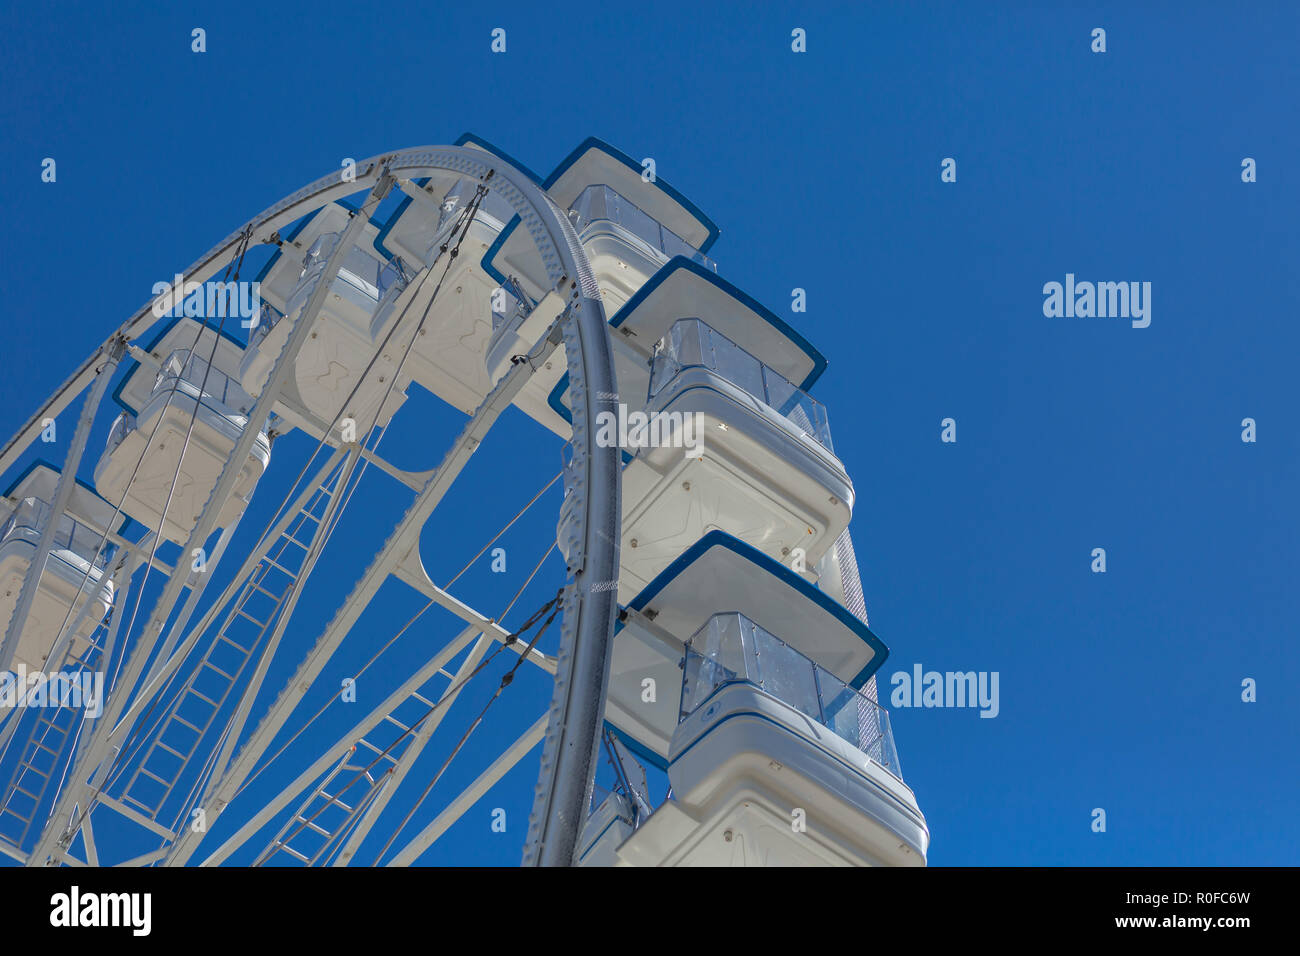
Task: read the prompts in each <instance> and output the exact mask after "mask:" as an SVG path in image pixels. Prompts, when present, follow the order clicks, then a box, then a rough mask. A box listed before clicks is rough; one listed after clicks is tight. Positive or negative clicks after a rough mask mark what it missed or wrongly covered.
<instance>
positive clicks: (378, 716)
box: [172, 627, 480, 866]
mask: <svg viewBox="0 0 1300 956" xmlns="http://www.w3.org/2000/svg"><path fill="white" fill-rule="evenodd" d="M479 634H480V632H479V631H478V630H477V629H475V628H473V627H469V628H466V629H465V630H463V631H461V632H460V633H459V634H458V635H456V637H455V638H453V639H452V640H451V641H449V642H448V643H447V644H446V645H445V646H444V647H443V648H442V650H440V651H438V653H436V654H434V655H433V657H431V658H430V659H429V660H428V661H427V662H426V663H425V664H424V666H422V667H421V668H420V669H419V670H417V671H416V672H415V673H414V674H412V675H411V676H410V677H408V678H407V679H406V681H405V682H403V684H402V686H401V687H399V688H397V690H395V691H393V692H392V693H391V694H389V695H388V697H386V698H385V699H384V700H383V701H382V702H381V703H380V704H379V705H378V706H377V707H375V708H374V709H373V710H372V711H371V712H370V713H369V714H367V715H366V716H365V717H363V718H361V720H359V721H358V722H357V723H356V724H354V725H353V726H352V728H351V729H350V730H348V732H347V733H345V734H344V735H343V736H341V737H340V738H339V739H338V740H337V741H335V742H334V745H333V746H331V747H329V748H327V749H326V750H324V751H323V752H322V753H321V755H320V757H318V758H317V759H316V761H315V762H314V763H313V764H312V765H311V766H310V767H308V768H307V769H306V770H304V771H303V772H302V773H300V774H299V775H298V777H297V778H296V779H295V780H294V781H293V783H291V784H289V785H288V786H287V787H285V788H284V789H283V790H281V791H280V792H279V793H278V794H277V795H276V796H275V797H274V798H272V799H271V800H270V801H268V802H267V803H266V804H265V805H264V806H263V807H262V809H261V810H259V811H258V812H257V813H256V814H255V815H254V816H253V817H252V818H251V819H250V820H249V821H248V822H247V823H245V824H244V825H243V826H242V827H240V828H239V831H238V832H237V833H235V835H234V836H232V837H231V838H230V839H228V840H226V842H225V843H223V844H221V846H219V847H218V848H217V849H216V850H215V851H214V852H213V853H212V855H211V856H209V857H208V858H207V859H206V860H204V861H203V864H202V865H203V866H217V865H220V864H221V863H223V862H225V860H226V859H227V858H228V857H229V856H230V854H232V853H234V852H235V851H236V850H237V849H239V848H240V847H241V846H243V845H244V844H245V843H246V842H248V841H249V840H250V839H252V838H253V837H254V836H255V835H256V834H257V831H258V830H260V829H262V827H264V826H266V824H267V823H269V822H270V821H271V820H272V819H273V818H274V817H275V815H276V814H278V813H279V812H280V811H282V810H283V809H284V808H285V807H287V806H288V805H289V804H290V803H292V802H293V799H294V798H295V797H296V796H298V795H299V794H300V793H302V791H303V790H304V789H305V788H306V787H308V786H310V785H311V784H312V783H313V782H315V781H316V780H317V779H318V778H319V777H320V776H321V774H323V773H325V771H326V770H328V769H329V768H330V766H331V765H333V764H335V763H337V762H338V761H339V760H340V759H342V757H343V755H344V754H346V753H347V752H348V750H350V749H351V747H352V746H353V745H354V744H355V743H356V742H357V740H359V739H360V738H362V737H364V736H365V735H366V734H367V733H368V732H369V731H370V730H372V729H373V728H374V727H375V726H376V725H377V724H378V723H379V722H380V721H382V720H383V719H384V717H385V716H387V715H388V714H390V713H392V712H393V711H394V710H395V709H396V708H397V707H398V706H399V705H401V704H402V703H403V702H404V701H405V700H406V699H407V698H409V697H410V696H411V695H412V694H414V693H416V692H417V691H418V690H419V689H420V688H421V687H423V686H424V685H425V684H426V683H427V682H428V681H429V680H431V679H432V678H433V675H434V674H436V673H438V671H440V670H441V669H442V668H443V667H445V666H446V665H447V664H448V663H449V662H450V661H451V660H452V658H454V657H455V656H456V655H457V654H459V653H460V652H461V651H463V650H464V649H465V648H466V647H467V646H468V645H469V642H470V641H472V640H474V639H475V638H476V637H478V636H479ZM190 852H191V853H192V852H193V850H192V849H191V851H190ZM187 856H188V854H187ZM172 862H175V861H174V860H173V861H172Z"/></svg>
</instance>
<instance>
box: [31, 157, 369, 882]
mask: <svg viewBox="0 0 1300 956" xmlns="http://www.w3.org/2000/svg"><path fill="white" fill-rule="evenodd" d="M391 184H392V179H391V177H389V176H388V175H387V173H385V174H384V175H382V176H381V177H380V179H379V182H377V183H376V184H375V186H374V188H373V189H372V190H371V192H370V199H371V200H375V201H379V200H382V199H383V198H384V196H385V195H386V194H387V192H388V189H389V187H390V186H391ZM367 222H368V219H367V217H365V216H363V215H360V214H359V213H353V214H352V215H351V221H350V222H349V223H348V226H347V228H345V229H344V230H343V234H342V235H341V236H340V237H339V241H338V244H337V245H336V246H335V247H334V251H333V252H332V253H331V254H330V257H329V259H328V260H327V261H326V263H325V268H324V270H323V272H322V273H321V277H320V279H319V281H318V282H317V283H316V288H315V289H313V290H312V294H311V296H310V297H309V298H308V300H307V304H306V305H305V306H303V309H302V311H301V312H300V313H299V315H298V319H297V321H296V322H295V323H294V327H293V331H292V332H290V333H289V340H288V341H287V342H286V343H285V345H284V348H283V349H281V350H280V355H279V357H278V358H277V359H276V362H275V367H274V368H273V369H272V370H271V375H270V378H269V380H268V381H267V382H266V384H265V385H264V386H263V388H262V394H261V395H259V396H258V399H257V401H256V403H254V405H253V408H252V410H251V411H250V412H249V413H248V421H247V424H246V425H245V426H244V430H243V432H241V433H240V436H239V438H238V440H236V442H235V445H234V448H233V449H232V450H231V452H230V457H229V458H227V459H226V465H225V467H224V468H223V469H222V471H221V477H220V478H218V479H217V483H216V486H215V487H214V488H213V489H212V494H211V495H210V496H209V498H208V502H207V504H205V505H204V507H203V512H202V514H201V515H200V516H199V520H198V522H197V523H196V524H195V526H194V530H193V531H192V532H190V536H189V540H188V541H186V543H185V545H184V546H183V547H182V549H181V553H182V554H191V553H193V551H194V549H195V548H196V547H200V546H201V545H202V544H203V543H204V542H205V541H207V539H208V536H209V535H210V534H211V533H212V531H213V530H214V529H215V527H216V523H217V517H218V516H219V515H220V513H221V509H222V508H223V507H224V506H225V503H226V501H227V500H228V499H229V498H230V494H231V492H232V491H233V490H234V487H235V483H236V482H237V481H238V480H239V475H240V473H241V471H242V470H243V467H244V463H245V461H247V459H248V455H249V452H250V451H251V450H252V447H253V443H254V442H255V441H256V440H257V436H258V434H259V433H260V432H261V431H262V429H263V428H264V427H265V425H266V420H267V417H268V416H269V415H270V413H271V408H272V406H273V405H274V404H275V400H276V396H277V395H278V394H279V392H280V391H281V389H283V388H284V386H285V385H286V384H287V383H288V381H289V376H290V375H292V374H293V368H294V362H295V360H296V359H297V357H298V352H299V351H300V350H301V349H302V346H303V344H304V343H305V342H306V341H307V337H308V335H310V334H311V329H312V326H313V325H314V324H315V322H316V316H317V314H318V313H319V312H320V309H321V306H322V305H323V304H324V302H325V296H326V295H327V294H328V293H329V289H330V286H331V285H332V284H333V282H334V279H335V277H336V276H337V275H338V272H339V268H340V266H342V265H343V260H344V258H345V257H346V255H347V253H348V252H349V251H350V250H351V248H352V246H353V244H354V242H355V240H356V238H357V237H358V236H359V235H360V233H361V230H362V228H363V227H364V226H365V225H366V224H367ZM188 577H189V575H188V572H187V571H186V569H184V568H183V567H178V568H176V569H175V571H173V573H172V575H171V577H170V578H169V579H168V581H167V584H166V586H165V587H164V588H163V592H162V594H161V595H159V597H158V600H157V602H156V603H155V605H154V609H153V612H152V613H151V614H150V617H149V619H148V622H147V623H146V625H145V628H144V631H143V632H142V633H141V635H140V639H139V640H138V641H137V642H136V646H135V648H134V649H133V650H132V652H131V659H130V661H129V662H128V663H127V666H126V668H125V669H124V671H123V676H122V682H121V685H120V686H121V687H123V688H129V687H135V686H136V682H137V681H138V680H139V679H140V676H141V674H142V673H143V671H144V666H145V661H146V660H147V659H148V657H149V655H150V653H151V652H152V651H153V649H154V647H155V644H156V641H157V639H158V635H159V633H161V631H162V628H163V625H164V624H165V623H166V621H167V618H168V617H169V616H170V614H171V610H172V608H173V607H174V606H175V604H176V601H177V599H178V598H179V597H180V592H181V589H182V588H183V587H185V585H186V582H187V580H188ZM126 696H127V695H126V694H124V693H119V694H116V695H114V696H113V697H112V698H110V701H109V706H108V708H106V710H105V720H104V721H103V723H102V724H101V725H100V726H99V727H97V728H96V731H95V735H94V737H93V738H92V740H91V743H90V746H89V747H88V748H87V750H86V753H85V755H84V757H83V758H82V759H79V760H78V761H77V766H76V768H75V771H74V773H73V775H72V776H71V777H70V785H69V786H68V787H67V789H66V790H65V791H64V795H63V797H62V799H61V800H60V801H59V805H58V807H57V808H56V812H55V813H54V814H53V816H52V817H51V822H50V823H48V824H47V825H46V830H45V832H44V833H43V834H42V835H41V839H40V841H39V842H38V843H37V845H36V848H35V849H34V851H33V853H32V857H31V859H32V861H33V862H43V861H44V860H45V859H46V858H47V857H51V858H53V859H54V861H55V862H57V859H58V857H59V852H58V851H57V848H59V847H62V846H66V845H67V842H68V841H69V840H70V839H71V836H72V834H71V832H64V831H63V830H61V829H60V828H61V827H62V821H63V820H68V819H71V810H72V807H73V806H80V807H84V808H85V809H84V810H83V811H82V812H83V813H89V812H90V810H91V807H92V805H93V802H94V798H95V796H96V795H97V794H98V787H95V786H94V785H92V784H91V783H90V782H89V781H90V780H91V779H92V776H93V775H95V774H96V773H97V769H98V768H99V766H100V764H101V762H102V761H104V760H105V759H106V758H107V757H108V755H109V750H110V746H111V745H110V742H109V740H108V734H107V733H104V732H103V731H104V730H105V728H111V729H112V730H113V731H116V730H117V729H118V727H117V726H116V722H117V718H118V717H119V716H120V715H121V713H122V710H123V709H124V707H125V705H126ZM73 825H74V826H75V823H74V824H73Z"/></svg>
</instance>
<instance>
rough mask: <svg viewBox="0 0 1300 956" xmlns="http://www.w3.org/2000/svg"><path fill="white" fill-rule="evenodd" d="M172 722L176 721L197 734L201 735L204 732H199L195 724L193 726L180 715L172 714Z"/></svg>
mask: <svg viewBox="0 0 1300 956" xmlns="http://www.w3.org/2000/svg"><path fill="white" fill-rule="evenodd" d="M172 720H174V721H176V723H178V724H180V725H181V726H182V727H188V728H189V729H190V730H192V731H194V732H195V733H196V734H201V733H203V731H201V730H199V728H197V727H195V726H194V725H193V724H191V723H190V722H189V721H188V720H186V719H185V718H184V717H182V716H181V715H180V714H177V713H173V714H172Z"/></svg>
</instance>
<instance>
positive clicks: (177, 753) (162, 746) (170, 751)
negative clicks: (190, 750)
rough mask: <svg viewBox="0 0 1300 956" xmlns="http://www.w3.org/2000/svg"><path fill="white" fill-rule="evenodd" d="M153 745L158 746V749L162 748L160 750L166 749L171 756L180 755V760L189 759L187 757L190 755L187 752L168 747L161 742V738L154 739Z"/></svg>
mask: <svg viewBox="0 0 1300 956" xmlns="http://www.w3.org/2000/svg"><path fill="white" fill-rule="evenodd" d="M154 746H155V747H158V748H160V749H162V750H165V751H167V752H168V753H169V754H171V755H172V756H173V757H180V758H181V760H182V761H184V760H189V759H190V755H189V754H183V753H181V752H180V751H179V750H177V749H176V748H175V747H169V746H167V744H165V743H163V742H162V741H161V740H159V741H155V743H154Z"/></svg>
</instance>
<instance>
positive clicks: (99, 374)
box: [0, 339, 124, 671]
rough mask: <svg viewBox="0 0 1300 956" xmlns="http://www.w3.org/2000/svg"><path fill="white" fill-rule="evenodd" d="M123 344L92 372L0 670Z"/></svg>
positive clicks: (14, 645) (7, 661)
mask: <svg viewBox="0 0 1300 956" xmlns="http://www.w3.org/2000/svg"><path fill="white" fill-rule="evenodd" d="M123 344H124V343H123V342H122V341H121V339H115V340H114V341H113V342H112V344H111V347H110V348H109V349H108V350H107V352H106V354H105V356H104V362H103V364H102V365H100V366H99V368H98V369H97V370H96V372H95V385H94V387H93V388H92V389H91V390H90V394H89V395H87V396H86V402H85V404H84V405H83V406H82V408H81V417H80V418H79V419H78V420H77V430H76V432H74V433H73V436H72V444H71V445H70V446H69V447H68V454H67V458H66V459H65V460H64V462H63V470H62V471H60V472H59V481H58V484H57V485H56V486H55V489H54V500H53V501H51V502H50V515H49V517H48V519H47V520H46V522H45V527H44V528H42V529H41V537H40V540H39V541H38V542H37V544H36V553H35V554H33V555H32V562H31V564H30V565H29V566H28V568H27V576H26V577H25V578H24V579H23V587H22V590H21V591H20V592H19V593H18V603H17V604H15V605H14V612H13V616H11V617H10V618H9V630H8V631H7V633H6V634H5V637H4V641H3V642H0V671H7V670H9V669H10V665H11V664H13V660H14V655H15V654H16V653H17V652H18V641H19V639H20V638H21V637H22V634H23V627H24V626H26V624H27V615H28V614H29V613H30V612H31V609H32V603H33V602H34V601H35V600H36V592H37V590H38V589H39V588H40V580H41V575H42V574H44V573H45V562H46V561H47V560H49V557H50V548H51V546H52V545H53V544H54V535H55V534H56V533H57V532H58V530H59V519H60V518H62V517H63V513H64V512H65V511H66V510H67V507H68V501H69V500H71V498H72V490H73V489H74V488H76V487H77V469H78V468H80V467H81V456H82V454H83V453H84V452H85V450H86V442H87V440H88V439H89V438H90V428H91V426H92V425H94V424H95V413H96V412H98V411H99V404H100V402H101V401H102V400H103V398H104V393H105V392H106V391H108V383H109V382H110V381H111V380H112V378H113V373H114V372H116V371H117V363H118V360H119V359H120V358H121V357H122V347H123ZM82 594H83V592H80V591H79V592H78V596H81V595H82ZM74 600H76V599H75V598H74ZM82 600H83V601H87V600H89V598H88V597H82ZM56 639H57V635H56Z"/></svg>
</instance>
